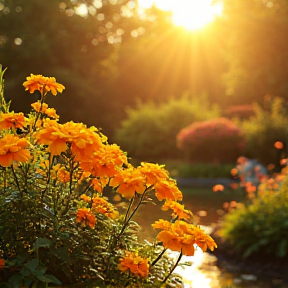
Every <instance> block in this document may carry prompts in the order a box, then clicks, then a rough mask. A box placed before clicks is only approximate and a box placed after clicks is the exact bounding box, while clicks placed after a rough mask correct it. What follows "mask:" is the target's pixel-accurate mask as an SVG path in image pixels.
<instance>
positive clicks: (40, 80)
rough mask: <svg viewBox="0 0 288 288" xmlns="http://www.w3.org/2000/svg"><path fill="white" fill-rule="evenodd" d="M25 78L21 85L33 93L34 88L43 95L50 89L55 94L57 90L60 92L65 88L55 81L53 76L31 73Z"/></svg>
mask: <svg viewBox="0 0 288 288" xmlns="http://www.w3.org/2000/svg"><path fill="white" fill-rule="evenodd" d="M26 79H27V81H25V82H24V83H23V86H24V87H25V90H29V92H30V93H34V92H35V90H38V91H40V92H41V93H42V94H43V95H46V94H47V92H49V91H51V93H52V94H53V95H54V96H56V95H57V92H59V93H62V92H63V90H64V89H65V87H64V86H63V85H62V84H59V83H57V82H56V79H55V78H54V77H45V76H42V75H34V74H32V73H31V74H30V76H28V77H27V78H26Z"/></svg>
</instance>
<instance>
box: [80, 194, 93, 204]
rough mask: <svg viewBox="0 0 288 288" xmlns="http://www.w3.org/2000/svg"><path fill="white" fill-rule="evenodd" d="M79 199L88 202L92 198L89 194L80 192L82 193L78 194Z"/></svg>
mask: <svg viewBox="0 0 288 288" xmlns="http://www.w3.org/2000/svg"><path fill="white" fill-rule="evenodd" d="M80 199H81V200H83V201H85V202H86V203H89V202H91V200H92V198H91V197H90V196H87V195H86V194H82V195H81V196H80Z"/></svg>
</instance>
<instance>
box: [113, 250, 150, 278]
mask: <svg viewBox="0 0 288 288" xmlns="http://www.w3.org/2000/svg"><path fill="white" fill-rule="evenodd" d="M119 261H120V264H119V266H118V267H119V270H120V271H122V272H127V271H130V273H132V274H134V275H136V276H140V277H142V278H146V277H147V276H148V274H149V264H148V259H147V258H143V257H141V256H138V255H137V254H135V253H132V252H126V255H125V257H124V258H120V260H119Z"/></svg>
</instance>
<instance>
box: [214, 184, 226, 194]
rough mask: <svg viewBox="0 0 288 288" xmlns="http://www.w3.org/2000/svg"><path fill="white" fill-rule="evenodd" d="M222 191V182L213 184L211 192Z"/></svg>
mask: <svg viewBox="0 0 288 288" xmlns="http://www.w3.org/2000/svg"><path fill="white" fill-rule="evenodd" d="M219 191H220V192H222V191H224V186H223V185H222V184H216V185H214V186H213V192H219Z"/></svg>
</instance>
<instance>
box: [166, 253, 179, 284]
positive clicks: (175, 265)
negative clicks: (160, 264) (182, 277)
mask: <svg viewBox="0 0 288 288" xmlns="http://www.w3.org/2000/svg"><path fill="white" fill-rule="evenodd" d="M182 255H183V254H182V249H181V252H180V254H179V257H178V259H177V261H176V263H175V264H174V266H173V267H172V269H171V270H170V272H169V274H168V275H167V276H166V277H165V279H164V280H163V281H162V283H163V284H164V283H165V282H166V281H167V279H168V278H169V276H170V275H171V274H172V273H173V271H174V270H175V268H176V267H177V266H178V264H179V262H180V260H181V258H182Z"/></svg>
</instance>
